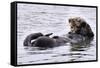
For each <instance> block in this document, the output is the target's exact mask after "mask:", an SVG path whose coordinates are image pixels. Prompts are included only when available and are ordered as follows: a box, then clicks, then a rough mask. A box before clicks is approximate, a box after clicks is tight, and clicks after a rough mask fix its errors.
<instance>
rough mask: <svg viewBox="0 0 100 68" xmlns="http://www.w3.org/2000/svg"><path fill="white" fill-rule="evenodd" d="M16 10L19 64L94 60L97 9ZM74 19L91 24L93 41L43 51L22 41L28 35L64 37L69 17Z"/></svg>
mask: <svg viewBox="0 0 100 68" xmlns="http://www.w3.org/2000/svg"><path fill="white" fill-rule="evenodd" d="M17 11H18V17H17V19H18V20H17V25H18V26H17V28H18V29H17V32H18V33H17V35H18V36H17V39H18V40H17V44H18V46H17V51H18V52H17V61H18V65H21V64H38V63H56V62H72V61H87V60H96V8H88V7H87V8H86V7H71V6H52V5H36V4H34V5H33V4H18V10H17ZM73 16H75V17H77V16H78V17H82V18H84V19H85V20H86V21H87V22H88V24H90V26H91V28H92V30H93V32H94V34H95V36H94V39H93V41H91V42H89V43H81V44H74V45H71V44H69V43H66V44H65V45H63V46H59V47H54V48H50V49H46V50H39V49H38V48H36V47H24V46H23V40H24V39H25V37H26V36H27V35H29V34H31V33H37V32H42V33H43V34H47V33H54V34H53V35H52V36H54V35H59V36H62V35H64V34H67V33H68V32H69V31H70V29H69V24H68V18H70V17H73ZM52 36H51V37H52Z"/></svg>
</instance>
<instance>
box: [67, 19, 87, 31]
mask: <svg viewBox="0 0 100 68" xmlns="http://www.w3.org/2000/svg"><path fill="white" fill-rule="evenodd" d="M69 24H70V28H71V31H72V32H76V31H78V30H80V29H81V27H82V26H83V25H82V24H84V26H85V24H86V22H85V20H84V19H82V18H80V17H73V18H69Z"/></svg>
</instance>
